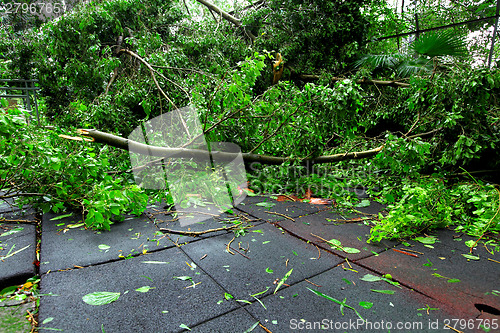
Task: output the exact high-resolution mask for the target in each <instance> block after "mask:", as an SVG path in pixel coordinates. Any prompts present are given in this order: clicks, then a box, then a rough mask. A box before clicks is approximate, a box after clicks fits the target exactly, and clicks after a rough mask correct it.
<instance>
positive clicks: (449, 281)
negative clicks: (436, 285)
mask: <svg viewBox="0 0 500 333" xmlns="http://www.w3.org/2000/svg"><path fill="white" fill-rule="evenodd" d="M446 282H448V283H457V282H460V280H459V279H449V280H448V281H446Z"/></svg>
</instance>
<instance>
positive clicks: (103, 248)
mask: <svg viewBox="0 0 500 333" xmlns="http://www.w3.org/2000/svg"><path fill="white" fill-rule="evenodd" d="M98 247H99V249H100V250H108V249H110V248H111V246H109V245H106V244H101V245H99V246H98Z"/></svg>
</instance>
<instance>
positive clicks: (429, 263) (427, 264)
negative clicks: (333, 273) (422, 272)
mask: <svg viewBox="0 0 500 333" xmlns="http://www.w3.org/2000/svg"><path fill="white" fill-rule="evenodd" d="M427 261H428V262H427V263H426V264H422V266H427V267H431V266H433V265H434V264H433V263H432V262H431V261H430V260H429V258H427Z"/></svg>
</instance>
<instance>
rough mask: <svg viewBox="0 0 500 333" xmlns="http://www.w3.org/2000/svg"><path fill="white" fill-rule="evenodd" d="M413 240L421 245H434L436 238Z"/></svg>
mask: <svg viewBox="0 0 500 333" xmlns="http://www.w3.org/2000/svg"><path fill="white" fill-rule="evenodd" d="M414 240H416V241H418V242H420V243H422V244H434V243H436V237H432V236H429V237H416V238H415V239H414Z"/></svg>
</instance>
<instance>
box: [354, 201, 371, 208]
mask: <svg viewBox="0 0 500 333" xmlns="http://www.w3.org/2000/svg"><path fill="white" fill-rule="evenodd" d="M368 206H370V200H366V199H365V200H361V202H360V203H358V204H357V205H356V207H358V208H362V207H368Z"/></svg>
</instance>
